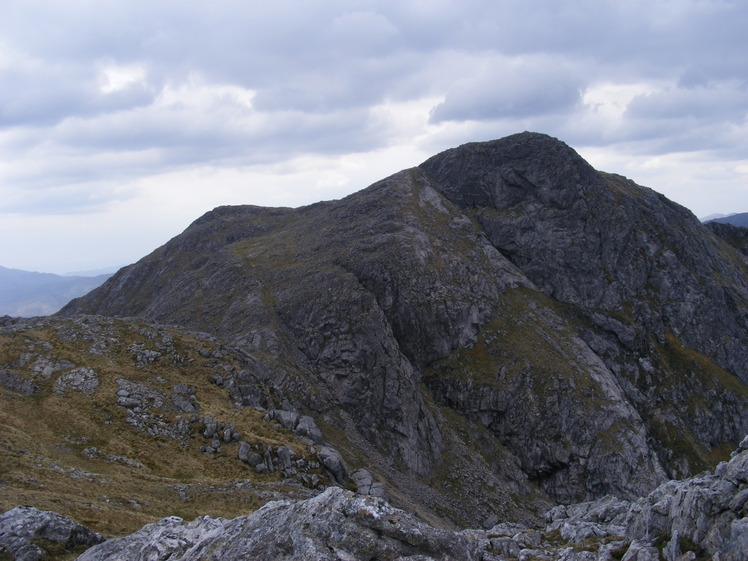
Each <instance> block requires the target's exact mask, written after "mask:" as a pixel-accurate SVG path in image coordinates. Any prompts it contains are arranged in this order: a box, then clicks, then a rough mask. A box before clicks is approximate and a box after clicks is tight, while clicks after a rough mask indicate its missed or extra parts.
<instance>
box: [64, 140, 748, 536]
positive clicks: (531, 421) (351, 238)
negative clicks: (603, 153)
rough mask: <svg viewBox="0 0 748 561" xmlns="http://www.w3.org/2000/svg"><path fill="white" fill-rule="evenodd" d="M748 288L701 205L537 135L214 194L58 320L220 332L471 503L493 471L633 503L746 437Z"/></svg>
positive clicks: (414, 489) (397, 470)
mask: <svg viewBox="0 0 748 561" xmlns="http://www.w3.org/2000/svg"><path fill="white" fill-rule="evenodd" d="M747 302H748V288H747V283H746V267H745V264H744V262H743V261H742V260H741V259H740V258H739V257H737V253H736V252H735V251H734V250H733V249H732V248H730V247H729V246H728V245H726V244H724V243H722V242H720V241H719V240H718V239H717V238H716V237H715V236H714V235H712V234H711V233H710V232H709V231H707V230H706V229H705V228H704V227H703V226H701V225H700V224H699V223H698V221H697V220H696V219H695V218H694V217H693V216H692V215H691V214H690V213H689V212H688V211H687V210H685V209H683V208H682V207H679V206H678V205H676V204H674V203H672V202H670V201H668V200H667V199H665V198H664V197H662V196H661V195H658V194H657V193H655V192H653V191H651V190H649V189H646V188H643V187H639V186H637V185H635V184H634V183H633V182H631V181H629V180H626V179H624V178H621V177H619V176H612V175H608V174H603V173H600V172H597V171H595V170H594V169H592V168H591V167H590V166H589V165H588V164H587V163H586V162H584V161H583V160H582V159H581V158H580V157H579V156H578V155H577V154H576V153H575V152H574V151H573V150H572V149H571V148H569V147H568V146H566V145H565V144H563V143H561V142H559V141H557V140H555V139H552V138H550V137H547V136H545V135H539V134H533V133H523V134H520V135H515V136H512V137H508V138H505V139H502V140H498V141H493V142H488V143H479V144H468V145H465V146H462V147H460V148H456V149H454V150H450V151H447V152H445V153H442V154H439V155H437V156H435V157H433V158H431V159H429V160H428V161H427V162H425V163H424V164H422V165H421V166H420V167H418V168H413V169H410V170H405V171H403V172H400V173H398V174H395V175H393V176H391V177H389V178H387V179H384V180H382V181H380V182H378V183H376V184H374V185H372V186H371V187H369V188H367V189H365V190H363V191H361V192H359V193H356V194H354V195H351V196H349V197H347V198H345V199H342V200H340V201H334V202H328V203H319V204H316V205H312V206H309V207H304V208H299V209H262V208H258V207H221V208H218V209H215V210H214V211H211V212H209V213H208V214H206V215H205V216H203V217H202V218H200V219H199V220H197V221H196V222H195V223H193V224H192V225H191V226H190V227H189V228H188V229H187V230H186V231H185V232H184V233H183V234H181V235H180V236H177V237H176V238H174V239H173V240H171V241H170V242H169V243H167V244H166V245H165V246H163V247H161V248H159V249H158V250H156V251H155V252H154V253H152V254H151V255H149V256H147V257H145V258H144V259H142V260H141V261H140V262H138V263H136V264H135V265H132V266H130V267H128V268H125V269H123V270H122V271H120V272H119V273H117V274H116V275H115V276H114V277H113V278H112V279H110V280H109V281H108V282H107V283H106V284H105V285H104V286H102V287H101V288H100V289H98V290H96V291H94V292H92V293H90V294H89V295H88V296H86V297H84V298H81V299H78V300H75V301H73V302H72V303H71V304H69V305H68V306H67V307H66V308H65V309H64V310H63V312H62V313H63V314H77V313H90V314H104V315H119V316H141V317H144V318H146V319H148V320H150V321H156V322H162V323H170V324H179V325H183V326H186V327H189V328H191V329H199V330H202V331H208V332H210V333H213V334H215V335H217V336H220V337H222V338H223V339H225V340H226V341H227V342H228V343H229V344H230V345H232V346H234V347H237V348H239V349H241V350H242V351H243V352H245V353H246V354H247V355H248V356H251V357H252V359H253V360H254V361H255V362H256V364H257V365H258V368H257V370H256V372H255V373H253V374H252V376H258V377H261V378H262V379H263V381H264V382H267V383H269V384H271V385H272V386H273V387H274V388H276V389H277V391H278V392H279V395H282V396H283V399H284V400H285V401H286V405H285V406H284V407H283V408H284V409H289V408H294V409H297V410H299V411H302V412H304V413H306V414H310V415H312V416H313V417H315V418H317V419H318V420H320V424H321V427H322V430H323V432H324V429H325V427H324V425H325V423H328V425H329V426H334V427H336V428H337V429H338V430H342V432H343V434H342V436H341V438H343V439H347V441H346V442H347V445H342V446H341V445H338V449H339V450H341V452H345V449H346V446H350V450H349V453H351V454H354V455H355V454H363V455H364V456H366V457H367V458H369V459H370V461H371V462H372V464H373V465H372V469H373V470H374V471H376V472H377V473H380V474H384V475H386V477H387V478H388V479H389V480H390V481H391V482H392V485H393V486H395V487H397V488H398V489H399V491H400V492H401V493H402V496H404V497H410V498H411V499H413V500H416V501H417V502H418V503H420V504H426V503H428V501H427V500H426V499H424V498H423V496H421V495H419V493H424V492H426V491H425V490H424V487H423V486H422V485H423V484H424V483H428V484H430V487H431V489H430V490H429V491H428V493H436V494H440V496H442V497H447V496H449V497H452V498H451V499H449V500H450V501H456V502H452V503H451V504H452V506H446V503H440V504H441V505H442V506H441V507H440V508H441V511H442V512H443V513H444V512H446V513H447V515H446V516H447V517H453V520H457V518H458V516H457V515H456V512H458V511H466V510H467V511H470V512H472V513H473V514H471V516H476V517H479V516H485V515H486V514H487V512H486V511H485V510H481V507H479V504H480V501H481V499H479V496H480V495H482V494H484V493H485V492H487V491H486V489H492V488H493V487H492V485H494V484H495V485H496V486H497V488H503V489H513V491H514V493H515V497H516V496H520V497H526V498H528V499H527V500H529V497H530V496H531V495H530V494H531V493H532V492H533V489H537V488H539V489H540V490H542V492H544V493H548V494H549V495H550V496H551V497H552V498H554V499H556V500H560V501H564V502H568V501H576V500H583V499H592V498H595V497H599V496H601V495H604V494H606V493H615V494H617V495H619V496H621V497H633V496H637V495H639V494H641V493H644V492H647V491H649V490H651V489H653V488H654V487H655V486H656V485H657V484H658V483H660V482H661V481H662V480H664V479H665V478H666V477H668V476H685V475H689V474H692V473H694V472H697V471H700V470H702V469H704V468H706V467H709V466H711V465H713V464H714V461H715V455H714V454H718V451H719V449H720V447H721V446H725V445H726V444H728V443H732V444H734V443H736V442H738V441H739V440H740V439H741V438H742V436H743V434H744V433H745V432H746V431H748V413H747V412H746V411H748V408H747V407H746V404H748V391H747V389H746V386H745V383H746V381H748V371H746V364H748V320H747V319H746V318H747V314H748V305H747ZM250 377H251V376H250ZM250 381H251V380H248V382H250ZM250 385H251V384H250ZM247 401H248V403H249V401H250V396H247ZM266 405H270V406H273V407H274V406H275V405H276V404H266ZM454 413H457V415H454ZM325 420H326V421H325ZM713 451H714V453H713ZM466 454H471V456H470V458H469V459H468V460H465V458H466ZM467 473H470V476H469V477H467V476H465V474H467ZM488 482H493V483H490V484H489V483H488ZM450 489H451V490H450ZM457 489H459V490H457ZM450 493H452V494H450ZM429 496H430V495H429ZM536 496H538V495H536ZM417 497H418V498H417ZM469 497H474V498H473V499H470V498H469ZM504 499H505V500H506V501H507V504H509V502H510V499H509V497H508V496H506V495H505V496H504ZM470 500H474V501H475V502H474V503H471V505H472V506H471V507H470V508H465V507H464V505H465V504H466V503H465V502H463V503H462V506H456V505H459V504H460V501H466V502H469V501H470ZM511 500H515V499H511ZM522 500H525V499H522ZM520 502H521V501H520ZM515 506H516V507H517V509H519V510H521V509H522V508H525V507H526V508H530V507H527V506H526V505H525V507H523V506H522V505H515ZM515 512H516V510H515ZM477 513H482V514H477ZM454 517H457V518H454ZM463 522H464V520H463ZM473 523H475V522H473Z"/></svg>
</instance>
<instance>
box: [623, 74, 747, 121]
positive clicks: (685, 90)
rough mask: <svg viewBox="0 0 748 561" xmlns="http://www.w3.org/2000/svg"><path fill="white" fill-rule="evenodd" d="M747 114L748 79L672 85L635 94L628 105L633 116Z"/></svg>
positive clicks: (740, 116)
mask: <svg viewBox="0 0 748 561" xmlns="http://www.w3.org/2000/svg"><path fill="white" fill-rule="evenodd" d="M746 115H748V82H746V81H743V82H738V81H733V82H722V83H707V84H703V83H702V84H699V85H696V86H695V87H682V86H681V87H677V86H676V87H672V88H668V89H666V90H663V91H659V92H656V93H651V94H646V95H640V96H637V97H636V98H635V99H633V100H632V102H631V104H630V105H629V107H628V111H627V116H628V117H631V118H634V119H685V118H692V119H698V120H701V119H709V120H716V119H724V120H727V121H731V120H742V119H744V118H745V116H746Z"/></svg>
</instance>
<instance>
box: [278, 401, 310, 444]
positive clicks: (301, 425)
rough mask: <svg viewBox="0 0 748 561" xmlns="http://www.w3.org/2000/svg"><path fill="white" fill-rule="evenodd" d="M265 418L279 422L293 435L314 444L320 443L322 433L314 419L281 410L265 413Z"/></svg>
mask: <svg viewBox="0 0 748 561" xmlns="http://www.w3.org/2000/svg"><path fill="white" fill-rule="evenodd" d="M266 418H267V419H268V420H276V421H279V422H280V423H281V425H283V426H284V427H286V428H287V429H290V430H292V431H293V432H294V433H295V434H298V435H299V436H304V437H306V438H309V439H310V440H311V441H312V442H314V443H316V444H321V443H322V432H321V431H320V430H319V428H318V427H317V423H315V421H314V419H312V418H311V417H309V416H308V415H299V414H298V413H296V412H293V411H284V410H282V409H272V410H270V411H268V412H267V415H266Z"/></svg>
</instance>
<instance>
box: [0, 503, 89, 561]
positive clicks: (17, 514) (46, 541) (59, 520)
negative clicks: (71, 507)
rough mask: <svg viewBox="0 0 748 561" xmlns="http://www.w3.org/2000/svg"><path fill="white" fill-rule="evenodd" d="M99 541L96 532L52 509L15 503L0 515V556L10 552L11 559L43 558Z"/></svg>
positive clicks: (85, 547)
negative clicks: (47, 509)
mask: <svg viewBox="0 0 748 561" xmlns="http://www.w3.org/2000/svg"><path fill="white" fill-rule="evenodd" d="M102 541H104V538H102V537H101V536H100V535H99V534H97V533H96V532H93V531H91V530H89V529H88V528H86V527H85V526H82V525H80V524H78V523H76V522H73V521H72V520H70V519H69V518H65V517H64V516H60V515H59V514H57V513H55V512H51V511H42V510H38V509H36V508H33V507H30V506H18V507H16V508H13V509H11V510H9V511H7V512H5V513H3V514H1V515H0V556H3V555H9V556H10V559H12V561H42V560H44V559H48V558H49V557H50V556H51V555H58V554H64V553H68V554H69V553H74V552H81V551H83V550H85V549H88V548H89V547H91V546H92V545H95V544H97V543H100V542H102Z"/></svg>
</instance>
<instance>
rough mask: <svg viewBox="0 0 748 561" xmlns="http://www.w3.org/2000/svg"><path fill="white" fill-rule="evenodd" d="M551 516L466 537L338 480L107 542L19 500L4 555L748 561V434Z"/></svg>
mask: <svg viewBox="0 0 748 561" xmlns="http://www.w3.org/2000/svg"><path fill="white" fill-rule="evenodd" d="M545 518H546V526H545V528H544V529H541V530H538V529H531V528H527V527H524V526H522V525H519V524H512V523H501V524H498V525H496V526H494V527H493V528H491V529H489V530H463V531H459V532H455V531H449V530H443V529H438V528H434V527H432V526H429V525H428V524H426V523H424V522H423V521H421V520H420V519H419V518H418V517H416V516H414V515H412V514H409V513H407V512H405V511H403V510H400V509H397V508H394V507H393V506H391V505H390V504H389V503H388V502H387V501H386V500H384V499H381V498H377V497H373V496H366V495H360V494H359V495H357V494H354V493H352V492H351V491H348V490H345V489H341V488H339V487H330V488H328V489H326V490H325V491H324V492H322V493H321V494H319V495H317V496H316V497H313V498H311V499H306V500H301V501H273V502H270V503H267V504H266V505H265V506H264V507H262V508H261V509H259V510H258V511H256V512H254V513H252V514H250V515H249V516H240V517H237V518H234V519H232V520H227V519H224V518H213V517H210V516H202V517H199V518H197V519H195V520H193V521H192V522H186V521H185V520H183V519H182V518H179V517H176V516H170V517H168V518H164V519H163V520H161V521H159V522H157V523H155V524H149V525H146V526H144V527H143V528H142V529H141V530H139V531H137V532H135V533H134V534H132V535H130V536H127V537H123V538H117V539H110V540H106V541H102V538H101V536H99V535H98V534H96V533H95V532H92V531H91V530H89V529H87V528H85V527H83V526H80V525H78V524H76V523H74V522H72V521H70V520H69V519H67V518H64V517H62V516H59V515H57V514H55V513H52V512H43V511H38V510H36V509H33V508H30V507H17V508H14V509H12V510H10V511H8V512H6V513H5V514H3V515H2V516H0V548H3V549H0V555H2V554H3V553H4V554H5V556H9V557H10V559H13V560H14V561H37V560H41V559H45V558H46V556H47V554H48V550H50V549H51V550H55V551H58V552H60V551H74V550H76V549H78V550H81V549H85V548H89V549H87V550H86V551H85V552H84V553H83V554H82V555H81V556H80V557H78V559H79V561H115V560H124V559H127V560H129V561H166V560H169V561H177V560H179V561H202V560H208V559H211V560H229V559H264V560H268V561H270V560H285V559H314V560H319V561H327V560H329V561H355V560H366V561H370V560H374V559H383V560H384V559H386V560H405V559H409V560H411V561H428V560H449V559H454V560H475V561H499V560H504V561H508V560H511V559H518V560H520V561H530V560H543V561H555V560H559V561H561V560H563V561H610V560H613V559H621V560H622V561H658V560H660V559H665V561H695V560H697V559H712V560H714V561H745V559H746V556H747V555H748V437H746V438H745V439H744V440H743V442H742V443H741V445H740V448H739V449H738V450H736V451H735V452H733V454H732V458H731V460H730V461H729V462H722V463H720V464H719V465H718V466H717V468H716V469H715V470H714V471H713V472H704V473H703V474H700V475H697V476H695V477H692V478H690V479H686V480H682V481H669V482H667V483H665V484H663V485H661V486H659V487H658V488H657V489H655V490H654V491H653V492H651V493H650V494H649V495H647V496H646V497H642V498H640V499H638V500H635V501H626V500H621V499H618V498H616V497H613V496H606V497H603V498H601V499H598V500H596V501H591V502H586V503H578V504H574V505H569V506H558V507H555V508H553V509H552V510H550V511H549V512H548V513H547V514H546V517H545ZM94 544H97V545H94ZM91 546H92V547H91ZM45 548H46V549H45Z"/></svg>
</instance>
